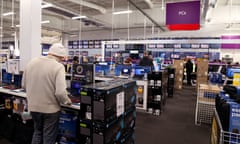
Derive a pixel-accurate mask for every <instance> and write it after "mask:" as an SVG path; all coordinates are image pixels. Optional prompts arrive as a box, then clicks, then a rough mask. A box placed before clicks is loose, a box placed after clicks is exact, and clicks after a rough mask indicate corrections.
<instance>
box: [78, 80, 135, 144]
mask: <svg viewBox="0 0 240 144" xmlns="http://www.w3.org/2000/svg"><path fill="white" fill-rule="evenodd" d="M80 95H81V96H80V100H81V109H80V144H113V143H116V144H123V143H124V144H133V143H134V127H135V120H136V108H135V104H136V82H135V81H131V80H114V81H108V82H100V83H96V84H90V85H85V86H83V87H82V88H81V93H80Z"/></svg>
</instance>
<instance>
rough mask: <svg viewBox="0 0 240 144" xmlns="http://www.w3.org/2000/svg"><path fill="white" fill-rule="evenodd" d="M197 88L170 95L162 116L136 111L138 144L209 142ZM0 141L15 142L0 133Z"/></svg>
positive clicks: (192, 143)
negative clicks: (198, 112) (198, 116)
mask: <svg viewBox="0 0 240 144" xmlns="http://www.w3.org/2000/svg"><path fill="white" fill-rule="evenodd" d="M196 98H197V97H196V88H195V87H191V86H185V87H184V88H183V90H181V91H175V93H174V96H173V97H172V98H167V101H166V104H165V106H164V110H163V112H162V114H161V115H160V116H153V115H151V114H148V113H144V112H137V119H136V129H135V139H136V141H135V144H160V143H161V144H209V143H210V125H200V126H196V125H195V123H194V118H195V105H196ZM0 144H12V143H10V142H8V141H7V140H6V139H3V138H1V137H0Z"/></svg>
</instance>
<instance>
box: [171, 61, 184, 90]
mask: <svg viewBox="0 0 240 144" xmlns="http://www.w3.org/2000/svg"><path fill="white" fill-rule="evenodd" d="M173 67H174V68H175V88H176V89H182V83H183V74H184V71H183V68H184V61H183V60H174V61H173Z"/></svg>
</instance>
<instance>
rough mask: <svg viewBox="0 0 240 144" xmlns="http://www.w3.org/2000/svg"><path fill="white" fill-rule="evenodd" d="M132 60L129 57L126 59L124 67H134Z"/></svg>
mask: <svg viewBox="0 0 240 144" xmlns="http://www.w3.org/2000/svg"><path fill="white" fill-rule="evenodd" d="M132 61H133V60H132V58H131V57H128V58H126V60H125V61H124V63H123V64H124V65H132Z"/></svg>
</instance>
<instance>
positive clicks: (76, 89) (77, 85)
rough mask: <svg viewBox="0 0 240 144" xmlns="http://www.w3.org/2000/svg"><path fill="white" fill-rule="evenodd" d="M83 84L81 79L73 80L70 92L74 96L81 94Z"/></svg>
mask: <svg viewBox="0 0 240 144" xmlns="http://www.w3.org/2000/svg"><path fill="white" fill-rule="evenodd" d="M81 85H82V84H81V82H79V81H71V89H70V93H71V95H72V96H80V90H81Z"/></svg>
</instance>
